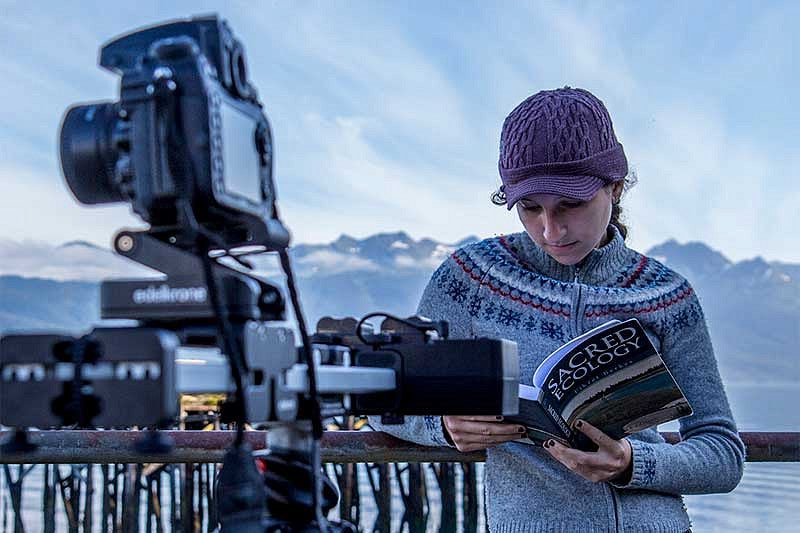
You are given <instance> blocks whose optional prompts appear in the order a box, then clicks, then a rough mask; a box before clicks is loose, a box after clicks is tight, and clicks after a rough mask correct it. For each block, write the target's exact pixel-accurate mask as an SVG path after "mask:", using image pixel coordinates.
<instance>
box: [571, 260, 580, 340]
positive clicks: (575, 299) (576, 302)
mask: <svg viewBox="0 0 800 533" xmlns="http://www.w3.org/2000/svg"><path fill="white" fill-rule="evenodd" d="M580 272H581V269H580V268H579V267H575V275H574V279H573V283H575V289H574V291H573V296H572V314H573V319H572V335H571V336H572V337H577V336H578V335H580V333H581V332H580V326H581V324H580V316H578V315H579V313H578V311H580V308H581V293H582V292H583V290H582V287H581V280H580Z"/></svg>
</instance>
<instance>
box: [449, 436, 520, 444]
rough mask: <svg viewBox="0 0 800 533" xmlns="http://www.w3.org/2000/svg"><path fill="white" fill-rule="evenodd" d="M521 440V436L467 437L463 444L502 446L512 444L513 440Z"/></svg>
mask: <svg viewBox="0 0 800 533" xmlns="http://www.w3.org/2000/svg"><path fill="white" fill-rule="evenodd" d="M518 438H520V435H490V436H488V437H477V438H476V437H466V438H465V439H464V440H463V442H464V443H465V444H483V445H494V444H502V443H504V442H510V441H512V440H517V439H518Z"/></svg>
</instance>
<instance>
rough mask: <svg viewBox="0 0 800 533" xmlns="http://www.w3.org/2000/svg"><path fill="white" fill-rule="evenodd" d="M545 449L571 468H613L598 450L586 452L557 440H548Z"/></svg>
mask: <svg viewBox="0 0 800 533" xmlns="http://www.w3.org/2000/svg"><path fill="white" fill-rule="evenodd" d="M545 444H546V445H547V446H545V449H546V450H547V451H548V452H550V455H552V456H553V457H555V458H556V459H557V460H558V461H560V462H561V463H562V464H564V466H566V467H567V468H569V469H570V470H575V471H578V470H584V469H589V470H604V471H605V470H610V469H611V468H613V467H612V466H611V465H610V464H609V462H608V459H607V457H606V456H604V455H602V454H598V453H597V452H584V451H581V450H576V449H575V448H570V447H569V446H564V445H563V444H561V443H560V442H557V441H552V440H551V441H548V442H546V443H545Z"/></svg>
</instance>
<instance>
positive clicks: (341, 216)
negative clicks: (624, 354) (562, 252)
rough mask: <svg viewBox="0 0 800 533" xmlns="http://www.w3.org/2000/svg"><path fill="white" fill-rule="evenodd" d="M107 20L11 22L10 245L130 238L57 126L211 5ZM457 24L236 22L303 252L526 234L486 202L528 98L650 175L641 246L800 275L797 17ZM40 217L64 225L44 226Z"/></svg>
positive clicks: (566, 14) (365, 16) (342, 19)
mask: <svg viewBox="0 0 800 533" xmlns="http://www.w3.org/2000/svg"><path fill="white" fill-rule="evenodd" d="M99 5H100V4H97V5H91V4H85V5H84V4H82V5H80V6H73V5H68V6H67V5H64V6H62V5H59V4H55V3H54V4H52V5H48V6H35V5H31V6H26V5H22V4H16V5H14V6H12V7H13V8H11V9H8V13H7V14H6V16H5V17H4V18H3V20H1V21H0V43H2V44H3V47H4V49H7V50H9V53H6V54H4V55H3V57H2V58H0V68H1V69H3V71H4V72H6V78H7V80H8V82H7V83H5V84H3V86H2V87H0V101H2V102H3V104H2V105H0V124H2V126H0V150H2V156H3V157H2V160H3V163H2V166H0V178H2V179H3V182H4V186H5V187H6V190H8V191H9V192H13V194H14V197H13V198H10V197H6V198H2V199H0V209H2V212H3V213H4V224H3V227H2V229H0V236H2V237H7V238H30V239H36V240H42V241H48V242H54V243H55V242H63V241H66V240H71V239H73V238H82V239H87V240H91V241H92V242H99V243H107V242H108V241H109V239H110V235H111V233H112V232H113V231H114V229H116V228H117V227H119V226H122V225H129V224H131V223H133V222H135V220H134V219H133V218H132V217H130V216H129V215H128V214H127V208H126V207H115V208H110V209H105V208H100V209H88V208H84V207H79V206H77V205H76V204H74V202H72V200H71V198H70V197H69V196H68V195H67V194H65V189H64V187H63V185H61V184H60V178H59V177H58V167H57V163H56V147H55V138H56V128H57V124H58V120H59V119H60V117H61V115H62V114H63V111H64V109H65V108H66V107H67V106H68V105H69V104H71V103H74V102H76V101H83V100H91V99H101V98H114V97H115V92H116V80H115V78H114V77H113V76H111V75H109V74H107V73H104V72H102V71H101V70H99V69H98V68H97V67H96V57H97V56H96V54H97V48H98V46H99V45H100V44H101V43H102V42H103V41H105V40H106V39H108V38H110V37H112V36H113V35H115V34H118V33H120V32H122V31H126V30H129V29H132V28H133V27H136V26H139V25H143V24H148V23H153V22H156V21H158V20H160V19H165V18H170V17H175V16H178V15H181V16H185V15H187V14H190V13H192V12H199V11H202V10H203V9H208V8H209V7H210V6H211V4H205V5H203V6H200V7H198V6H197V5H195V4H190V3H188V2H187V3H180V2H179V3H176V4H174V5H173V4H170V5H169V6H167V7H163V6H156V5H153V6H149V7H146V8H138V7H137V8H133V7H127V6H126V5H125V4H123V3H119V4H118V5H117V6H116V8H110V7H108V5H107V4H105V3H104V4H102V6H103V8H102V9H100V8H98V6H99ZM458 7H459V8H458V9H454V6H453V5H439V6H426V7H422V6H421V5H420V6H414V5H405V4H403V5H399V4H397V5H396V4H392V5H387V4H368V3H365V4H344V5H342V4H306V5H303V6H298V5H297V4H288V3H269V4H263V5H259V6H258V8H254V7H253V5H252V4H251V3H248V2H238V3H237V2H234V3H232V4H230V5H226V7H225V10H224V12H223V13H222V15H223V16H224V17H226V18H228V19H229V20H230V22H231V25H232V27H233V29H234V31H235V32H236V33H237V35H239V36H240V37H241V38H242V40H243V42H244V43H245V46H246V47H247V51H248V59H249V61H250V67H251V69H250V70H251V73H252V76H253V78H254V81H255V83H256V85H257V86H258V87H259V90H260V94H261V97H262V99H263V100H264V102H265V106H266V109H267V112H268V114H269V116H270V118H271V120H272V123H273V126H274V129H275V137H276V146H277V163H276V171H277V172H276V175H277V181H278V191H279V195H280V207H281V212H282V213H283V214H284V215H285V218H286V220H287V222H288V223H289V226H290V227H291V228H292V230H293V233H294V235H295V240H296V241H298V242H323V241H330V240H333V239H334V238H335V237H336V236H338V235H339V234H341V233H348V234H352V235H355V236H365V235H369V234H373V233H376V232H378V231H393V230H398V229H403V230H406V231H408V232H409V233H410V234H411V235H413V236H415V237H423V236H431V237H434V238H436V239H437V240H440V241H445V242H453V241H456V240H458V239H460V238H462V237H463V236H464V235H467V234H479V235H482V236H487V235H492V234H496V233H504V232H510V231H518V230H519V229H520V225H519V222H518V221H517V220H516V219H515V217H514V214H513V213H507V212H506V211H505V210H503V209H498V208H494V207H493V206H491V205H490V204H489V203H488V200H487V198H488V194H489V192H490V191H491V190H492V189H493V188H494V187H495V186H496V185H497V183H498V178H497V169H496V158H497V139H498V136H499V130H500V125H501V123H502V120H503V118H504V117H505V115H506V114H507V113H508V112H509V111H510V110H511V109H512V108H513V107H514V106H515V105H516V104H517V103H518V102H519V101H520V100H521V99H523V98H525V97H526V96H528V95H529V94H531V93H532V92H534V91H536V90H539V89H544V88H553V87H557V86H560V85H565V84H570V85H575V86H584V87H587V88H589V89H591V90H593V91H595V92H596V93H597V94H598V95H599V96H600V97H601V98H602V99H603V100H604V101H605V102H606V104H607V105H608V107H609V109H610V110H611V112H612V115H613V116H614V120H615V126H616V129H617V133H618V135H619V137H620V139H621V140H622V141H623V143H624V144H625V147H626V151H627V153H628V156H629V159H630V161H631V162H632V164H633V166H635V168H637V169H638V171H639V174H640V178H641V183H640V184H639V186H638V188H637V189H635V190H634V191H633V192H632V193H631V195H630V198H629V199H628V200H627V204H626V205H627V207H628V212H629V215H630V219H631V220H630V221H631V226H632V228H633V244H634V245H635V246H636V247H638V248H640V249H644V248H647V247H648V246H650V245H652V244H655V243H657V242H662V241H663V240H666V239H667V238H669V237H677V238H678V239H681V240H703V241H706V242H708V243H709V244H711V245H712V246H714V247H717V248H720V249H725V250H726V253H728V254H729V255H730V256H731V257H733V258H740V259H741V258H745V257H752V256H754V255H758V254H760V255H764V256H766V257H768V258H775V259H778V258H780V259H784V260H790V261H797V260H800V241H798V237H797V236H794V235H786V234H781V233H779V232H775V231H772V232H770V231H769V228H775V227H791V224H793V221H792V216H793V215H792V213H794V211H795V210H796V206H794V205H793V202H792V198H796V197H798V196H800V189H798V185H796V184H795V183H796V180H795V179H793V176H794V174H796V172H794V170H793V169H794V168H796V166H795V165H794V163H796V162H797V161H796V156H794V155H793V152H792V151H793V150H794V148H793V144H792V143H791V141H789V139H793V138H794V137H796V135H797V129H796V124H797V113H798V111H797V110H796V109H795V108H794V107H792V106H781V105H779V104H778V103H777V102H780V101H787V98H790V96H791V93H790V91H791V90H792V89H790V88H791V87H793V86H794V85H796V82H797V74H796V72H797V70H798V69H796V68H793V67H794V65H795V61H796V60H795V59H793V56H792V54H791V52H790V50H792V49H793V48H796V45H797V40H798V37H797V36H796V32H795V31H794V29H793V28H792V27H791V25H790V24H788V22H787V21H788V20H791V19H792V16H793V15H796V14H797V9H798V8H797V7H796V6H793V5H792V4H791V3H788V2H786V3H778V4H772V5H770V6H767V7H765V8H763V9H761V8H759V9H752V10H751V9H750V8H748V7H746V6H739V7H738V8H737V9H733V10H729V11H728V12H726V13H725V16H724V17H722V18H721V19H720V22H719V24H720V25H721V26H719V27H717V26H715V24H716V23H715V22H714V20H711V19H709V20H707V21H705V22H704V23H703V24H699V22H695V21H689V20H685V17H684V16H683V14H682V13H681V12H680V9H677V8H672V7H669V6H650V7H649V8H647V9H641V6H639V5H637V4H635V3H630V4H625V3H621V4H615V5H614V6H613V7H609V6H607V5H603V6H600V5H597V6H595V5H593V4H591V3H587V4H582V5H575V4H563V3H555V2H537V3H533V4H517V5H514V6H513V7H512V6H509V5H494V4H484V5H477V4H475V5H467V6H463V5H459V6H458ZM117 8H118V9H117ZM211 9H214V7H211ZM70 15H72V16H70ZM795 18H796V17H795ZM89 19H90V20H91V21H92V23H91V24H86V23H85V22H86V20H89ZM715 20H716V19H715ZM700 26H702V27H700ZM33 35H36V36H37V37H36V38H33V37H32V36H33ZM735 36H737V37H735ZM687 39H688V41H687ZM684 41H687V42H684ZM748 98H751V99H753V102H749V101H748ZM756 99H757V101H756ZM781 110H783V111H781ZM792 117H794V118H792ZM792 128H793V129H792ZM4 196H6V195H4ZM743 199H746V206H747V208H746V209H743V208H742V202H743ZM44 202H47V203H44ZM33 205H38V206H41V205H47V206H48V207H47V209H46V210H45V209H40V210H39V211H40V212H37V213H35V215H36V216H32V215H33V214H34V213H31V208H30V207H28V206H33Z"/></svg>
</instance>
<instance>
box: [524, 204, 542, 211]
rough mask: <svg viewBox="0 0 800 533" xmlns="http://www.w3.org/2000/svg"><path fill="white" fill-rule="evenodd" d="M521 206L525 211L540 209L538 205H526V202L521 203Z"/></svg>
mask: <svg viewBox="0 0 800 533" xmlns="http://www.w3.org/2000/svg"><path fill="white" fill-rule="evenodd" d="M522 208H523V209H524V210H525V211H538V210H539V209H541V207H539V206H538V205H526V204H522Z"/></svg>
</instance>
